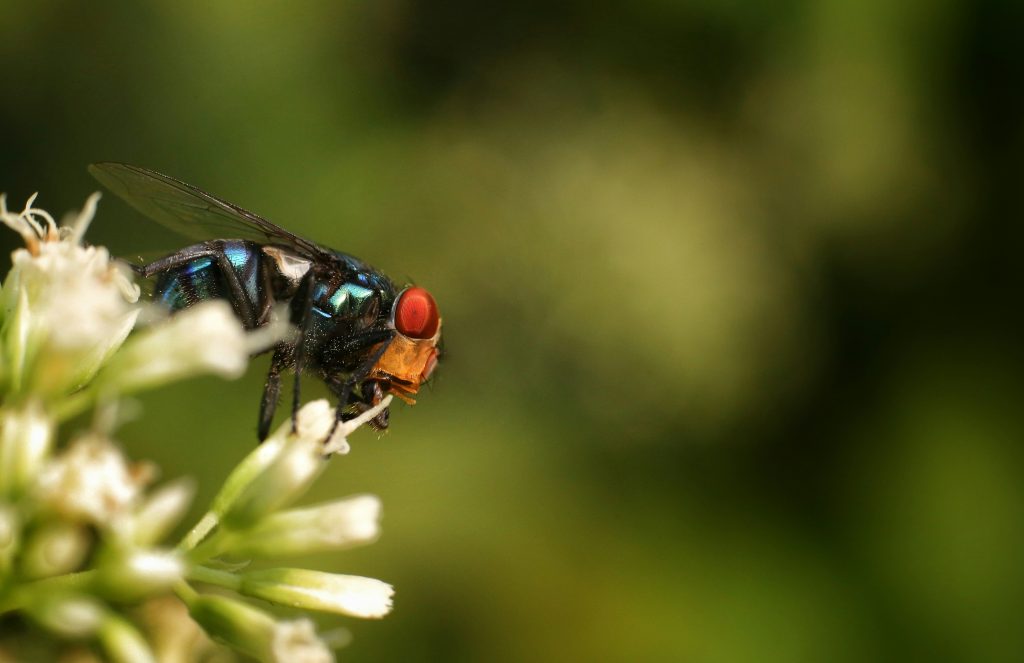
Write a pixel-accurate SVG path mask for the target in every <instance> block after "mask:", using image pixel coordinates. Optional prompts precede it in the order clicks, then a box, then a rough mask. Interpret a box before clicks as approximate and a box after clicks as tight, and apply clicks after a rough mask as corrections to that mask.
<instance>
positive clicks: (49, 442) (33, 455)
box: [0, 401, 53, 497]
mask: <svg viewBox="0 0 1024 663" xmlns="http://www.w3.org/2000/svg"><path fill="white" fill-rule="evenodd" d="M52 446H53V422H52V421H51V420H50V419H49V418H48V417H47V416H46V414H45V413H44V412H43V409H42V407H41V406H40V405H39V403H38V402H36V401H32V402H29V403H28V404H27V405H25V406H23V407H21V408H18V409H10V410H8V409H5V410H3V411H0V494H2V495H6V496H8V497H16V496H18V495H20V494H21V493H22V492H24V490H25V488H27V487H28V486H29V484H30V483H31V482H32V481H34V480H35V478H36V475H37V474H38V473H39V470H40V468H41V467H42V466H43V463H44V462H45V460H46V458H47V456H48V455H49V454H50V448H51V447H52Z"/></svg>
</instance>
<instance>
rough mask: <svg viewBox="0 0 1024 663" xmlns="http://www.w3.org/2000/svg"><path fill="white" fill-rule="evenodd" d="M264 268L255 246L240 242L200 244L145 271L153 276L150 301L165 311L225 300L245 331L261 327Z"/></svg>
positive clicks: (266, 302)
mask: <svg viewBox="0 0 1024 663" xmlns="http://www.w3.org/2000/svg"><path fill="white" fill-rule="evenodd" d="M265 269H266V266H265V265H264V264H263V254H262V252H261V251H260V246H259V245H258V244H255V243H254V242H247V241H242V240H216V241H211V242H203V243H202V244H196V245H194V246H190V247H188V248H186V249H183V250H182V251H179V252H178V253H176V254H174V255H172V256H168V257H167V258H164V259H163V260H158V261H157V262H155V263H152V264H151V265H147V266H146V267H145V270H146V271H147V272H148V275H156V276H157V279H156V284H155V286H154V289H153V299H154V301H157V302H159V303H161V304H163V305H164V306H166V307H167V308H168V309H169V310H171V311H178V310H181V309H184V308H188V307H190V306H194V305H195V304H198V303H199V302H204V301H208V300H211V299H225V300H227V301H228V302H230V303H231V304H232V305H233V306H234V308H235V312H236V313H237V314H238V317H239V319H241V320H242V322H243V323H244V324H245V325H246V327H249V328H253V327H256V326H258V325H259V324H261V323H262V322H263V320H262V318H263V317H264V316H263V314H264V312H265V311H267V310H269V300H268V298H269V297H270V296H271V293H270V292H268V291H267V288H266V287H265V284H266V283H267V279H266V277H265V275H264V273H263V272H264V270H265Z"/></svg>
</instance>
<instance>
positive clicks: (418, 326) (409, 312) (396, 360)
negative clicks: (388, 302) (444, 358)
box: [369, 287, 441, 404]
mask: <svg viewBox="0 0 1024 663" xmlns="http://www.w3.org/2000/svg"><path fill="white" fill-rule="evenodd" d="M393 322H394V325H395V331H397V332H398V333H397V334H396V335H395V338H394V339H393V340H392V341H391V343H390V344H389V345H388V347H387V350H385V351H384V354H383V355H381V357H380V359H378V360H377V363H376V364H375V365H374V367H373V369H372V370H371V371H370V375H369V379H371V380H376V381H378V382H380V383H384V384H387V385H390V386H389V388H388V389H387V391H390V392H391V393H393V394H394V395H396V396H398V397H399V398H401V399H402V400H404V401H405V402H406V403H410V404H412V403H415V402H416V401H415V399H413V398H412V396H413V395H415V394H416V392H418V391H419V389H420V385H421V384H422V383H424V382H426V381H427V379H428V378H429V377H430V374H431V373H433V371H434V367H435V366H437V355H438V350H437V344H438V342H439V341H440V340H441V315H440V313H439V312H438V310H437V303H436V302H435V301H434V298H433V297H431V296H430V293H429V292H427V291H426V290H424V289H423V288H416V287H413V288H406V289H405V290H404V291H402V294H400V295H399V296H398V299H397V301H396V302H395V309H394V320H393Z"/></svg>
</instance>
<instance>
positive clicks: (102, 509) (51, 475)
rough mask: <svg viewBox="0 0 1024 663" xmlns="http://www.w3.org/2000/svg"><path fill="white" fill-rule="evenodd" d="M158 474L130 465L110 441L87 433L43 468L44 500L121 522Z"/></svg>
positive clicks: (95, 519)
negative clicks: (153, 476)
mask: <svg viewBox="0 0 1024 663" xmlns="http://www.w3.org/2000/svg"><path fill="white" fill-rule="evenodd" d="M152 474H153V473H152V470H151V469H150V468H149V467H148V466H147V465H139V464H135V465H129V464H128V462H127V461H126V460H125V458H124V456H123V455H122V454H121V451H120V450H119V449H118V448H117V447H116V446H114V444H113V443H112V442H110V440H108V439H106V438H104V437H100V436H98V435H86V436H84V437H81V438H78V439H77V440H75V441H74V442H72V444H71V446H70V447H69V448H68V449H67V450H66V451H65V452H64V453H62V454H61V455H60V456H58V457H57V458H55V459H54V460H52V461H51V462H50V463H49V464H48V465H47V466H46V467H44V468H43V470H42V472H41V473H40V475H39V480H38V485H37V488H38V498H39V499H40V501H41V502H43V503H44V504H45V505H47V506H48V507H50V508H51V509H53V510H54V511H56V512H58V513H60V514H62V515H63V516H65V517H67V518H70V519H74V520H82V521H85V522H90V523H93V524H96V525H99V526H101V527H110V526H111V525H115V526H116V525H118V524H119V523H120V522H122V521H123V516H125V515H127V514H128V513H129V512H130V511H131V510H132V509H133V508H134V506H135V505H136V503H137V502H138V500H139V496H140V495H141V493H142V489H143V487H144V486H145V485H146V484H147V483H149V481H150V479H151V478H152Z"/></svg>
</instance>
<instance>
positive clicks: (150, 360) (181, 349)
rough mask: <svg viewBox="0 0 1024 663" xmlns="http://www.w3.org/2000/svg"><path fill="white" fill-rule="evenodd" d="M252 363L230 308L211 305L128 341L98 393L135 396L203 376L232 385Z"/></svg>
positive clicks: (104, 375)
mask: <svg viewBox="0 0 1024 663" xmlns="http://www.w3.org/2000/svg"><path fill="white" fill-rule="evenodd" d="M248 362H249V349H248V345H247V343H246V338H245V330H244V329H243V328H242V325H241V323H240V322H239V321H238V318H237V317H236V316H235V314H234V312H233V310H232V308H231V304H229V303H227V302H226V301H223V300H213V301H207V302H203V303H201V304H197V305H196V306H193V307H191V308H188V309H186V310H184V311H181V312H180V313H179V314H178V315H175V316H173V317H171V318H169V319H168V320H166V321H164V322H163V323H162V324H159V325H154V326H153V327H150V328H149V329H146V330H145V331H144V332H142V333H141V334H138V335H136V336H134V337H132V338H131V339H129V340H128V342H127V343H125V344H124V347H122V348H121V351H120V352H118V353H117V354H116V355H114V357H113V358H111V360H110V362H109V363H108V364H107V366H106V368H105V369H104V370H103V372H102V373H101V374H100V375H99V376H98V377H97V381H98V383H99V384H98V388H99V389H109V390H112V391H116V392H119V393H131V392H135V391H139V390H142V389H148V388H152V387H156V386H159V385H162V384H167V383H169V382H173V381H176V380H181V379H183V378H186V377H190V376H193V375H200V374H203V373H213V374H215V375H220V376H221V377H225V378H229V379H232V378H237V377H239V376H241V375H242V373H243V372H245V367H246V365H247V364H248Z"/></svg>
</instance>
